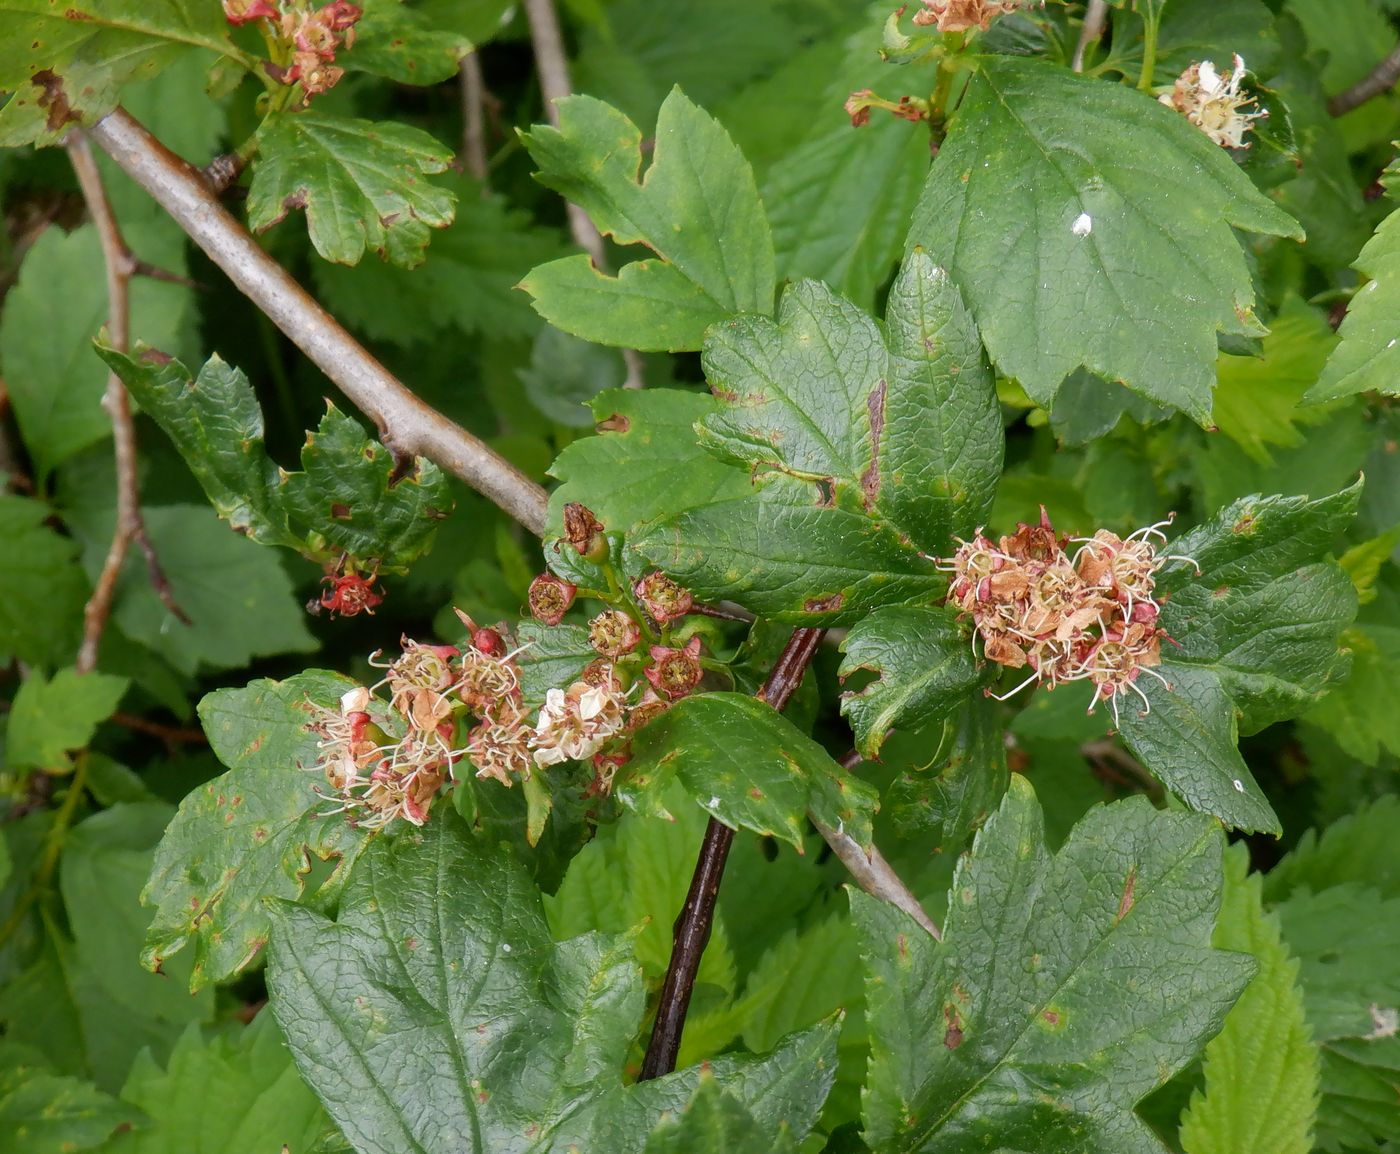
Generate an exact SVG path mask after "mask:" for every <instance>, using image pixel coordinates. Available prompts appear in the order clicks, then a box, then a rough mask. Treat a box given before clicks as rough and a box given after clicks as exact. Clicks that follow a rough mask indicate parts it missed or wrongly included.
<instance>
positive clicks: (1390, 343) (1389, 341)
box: [1385, 337, 1397, 349]
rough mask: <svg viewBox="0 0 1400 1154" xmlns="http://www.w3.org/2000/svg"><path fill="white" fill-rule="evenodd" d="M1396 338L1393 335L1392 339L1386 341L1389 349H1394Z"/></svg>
mask: <svg viewBox="0 0 1400 1154" xmlns="http://www.w3.org/2000/svg"><path fill="white" fill-rule="evenodd" d="M1396 339H1397V338H1395V337H1391V338H1390V340H1388V341H1386V342H1385V347H1386V348H1388V349H1393V348H1394V347H1395V341H1396Z"/></svg>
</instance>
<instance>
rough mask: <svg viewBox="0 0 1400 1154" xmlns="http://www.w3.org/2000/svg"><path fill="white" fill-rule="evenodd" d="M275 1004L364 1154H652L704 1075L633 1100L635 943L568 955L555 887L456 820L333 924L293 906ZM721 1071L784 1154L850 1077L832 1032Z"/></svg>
mask: <svg viewBox="0 0 1400 1154" xmlns="http://www.w3.org/2000/svg"><path fill="white" fill-rule="evenodd" d="M274 918H275V928H274V930H273V937H272V945H271V949H270V957H269V967H268V987H269V993H270V1001H271V1007H272V1011H273V1013H274V1014H276V1016H277V1020H278V1022H279V1024H280V1025H281V1026H282V1028H283V1030H284V1031H285V1033H286V1036H287V1042H288V1045H289V1046H290V1047H291V1050H292V1054H293V1056H294V1057H295V1059H296V1062H297V1067H298V1069H299V1070H300V1071H301V1074H302V1076H303V1077H304V1078H305V1079H306V1081H307V1082H308V1083H309V1084H310V1085H311V1087H312V1089H314V1090H315V1091H316V1093H317V1095H318V1096H319V1097H320V1099H321V1101H322V1103H323V1104H324V1106H325V1107H326V1110H327V1111H328V1113H329V1114H330V1115H331V1117H332V1119H333V1120H334V1121H335V1123H336V1124H337V1126H339V1127H340V1129H341V1130H342V1131H343V1132H344V1134H345V1136H346V1138H347V1139H348V1140H349V1141H350V1143H351V1144H352V1145H353V1146H354V1147H355V1148H356V1149H357V1150H359V1151H360V1152H361V1154H399V1152H401V1151H403V1150H405V1149H414V1150H420V1151H423V1152H424V1154H439V1152H441V1154H448V1152H449V1151H451V1152H454V1154H456V1152H461V1151H467V1152H469V1154H485V1152H486V1151H494V1150H503V1149H512V1150H520V1151H538V1152H541V1154H543V1152H544V1151H559V1152H560V1154H563V1152H564V1151H566V1150H568V1149H569V1148H570V1146H571V1144H572V1145H574V1146H576V1148H578V1149H580V1150H594V1149H607V1150H609V1151H616V1152H617V1154H633V1152H635V1154H640V1152H641V1151H642V1148H643V1145H644V1143H645V1140H646V1135H647V1133H648V1132H649V1131H650V1130H651V1129H652V1128H653V1127H654V1126H655V1125H656V1123H657V1122H658V1121H659V1119H660V1116H661V1114H662V1113H663V1112H664V1111H667V1110H670V1111H672V1112H674V1111H675V1110H677V1109H679V1108H680V1107H681V1106H682V1105H683V1104H684V1103H685V1102H686V1101H688V1100H689V1098H690V1096H691V1094H692V1093H693V1091H694V1088H695V1086H696V1084H697V1082H698V1079H699V1077H700V1074H701V1069H700V1068H698V1067H691V1068H690V1069H688V1070H684V1071H681V1072H679V1073H677V1074H673V1075H670V1076H669V1077H665V1078H661V1079H657V1080H655V1081H651V1082H645V1083H640V1084H636V1085H631V1086H625V1085H624V1084H623V1080H622V1073H623V1062H624V1059H625V1057H626V1052H627V1049H628V1047H629V1046H630V1044H631V1042H632V1039H633V1037H634V1036H635V1034H636V1032H637V1029H638V1027H639V1026H640V1024H641V1016H642V1011H643V1008H644V998H643V990H642V984H641V979H640V974H639V972H638V969H637V965H636V963H635V961H633V959H632V954H631V947H630V944H629V941H628V939H626V938H625V937H624V938H614V937H607V936H604V935H602V934H596V933H595V934H588V935H586V936H584V937H580V938H574V939H572V940H570V941H567V942H562V943H556V942H554V941H552V940H551V938H550V936H549V931H548V928H547V927H546V925H545V919H544V915H543V913H542V911H541V909H540V896H539V891H538V890H537V889H535V887H534V885H533V883H532V882H530V880H529V879H528V877H527V876H526V874H525V872H524V870H523V869H522V868H521V867H520V866H519V865H517V864H516V863H515V862H514V861H513V860H512V859H511V857H510V856H509V855H508V854H501V853H499V852H497V850H496V848H495V847H494V846H492V845H488V844H486V843H484V842H482V841H481V840H479V839H477V838H475V837H473V836H472V835H471V833H470V832H469V831H468V829H467V828H466V826H465V824H464V823H463V822H462V821H461V820H460V819H459V818H457V817H456V815H455V814H452V813H450V812H449V813H447V814H445V815H444V816H443V817H442V818H435V819H434V820H433V821H432V822H430V823H429V824H428V825H427V826H425V827H424V828H423V829H421V830H405V831H404V832H403V833H402V834H400V835H399V836H398V837H394V838H377V839H375V840H374V842H373V843H372V844H371V845H370V847H369V849H368V850H367V851H366V853H365V854H364V856H363V857H362V858H361V860H360V862H359V863H358V864H357V866H356V868H355V870H354V871H353V873H352V875H351V879H350V883H349V885H348V886H347V888H346V891H345V894H344V898H343V900H342V902H341V905H340V920H339V921H338V922H332V921H330V920H328V919H327V918H325V917H323V916H322V915H320V914H317V913H315V912H314V911H312V910H308V909H305V908H303V907H300V906H294V905H292V904H290V903H281V904H279V905H278V906H277V908H276V910H275V913H274ZM709 1072H710V1073H711V1074H712V1075H713V1076H714V1077H715V1078H716V1079H717V1080H718V1081H719V1083H720V1084H721V1085H722V1086H724V1087H725V1088H726V1089H727V1090H728V1091H729V1092H731V1093H733V1094H734V1095H735V1096H736V1097H737V1098H738V1099H739V1100H740V1101H742V1102H743V1103H744V1104H745V1105H746V1106H747V1107H748V1108H749V1109H750V1110H751V1111H752V1112H754V1115H755V1119H756V1120H757V1121H758V1122H759V1123H760V1124H761V1126H762V1130H763V1133H764V1135H765V1136H766V1137H768V1139H769V1140H773V1139H775V1137H776V1135H777V1134H778V1133H780V1132H781V1130H782V1128H783V1126H784V1125H786V1126H787V1127H788V1128H789V1129H790V1130H791V1132H792V1134H793V1136H794V1138H802V1137H805V1136H806V1134H807V1131H808V1130H809V1129H810V1127H811V1125H812V1123H813V1122H814V1121H815V1120H816V1116H817V1113H818V1111H819V1110H820V1108H821V1103H822V1101H823V1099H824V1098H825V1096H826V1092H827V1090H828V1088H829V1087H830V1085H831V1078H832V1076H833V1075H834V1073H835V1035H834V1032H833V1029H832V1027H831V1026H829V1025H828V1026H819V1027H817V1028H816V1029H815V1030H813V1031H808V1032H807V1033H805V1034H802V1035H797V1036H794V1037H792V1038H790V1039H788V1040H787V1041H786V1042H785V1043H784V1045H783V1046H782V1047H780V1048H779V1049H778V1050H777V1051H775V1052H774V1053H773V1054H771V1055H769V1056H768V1057H766V1058H762V1059H754V1058H735V1057H724V1058H718V1059H716V1060H715V1061H713V1062H712V1063H710V1064H709Z"/></svg>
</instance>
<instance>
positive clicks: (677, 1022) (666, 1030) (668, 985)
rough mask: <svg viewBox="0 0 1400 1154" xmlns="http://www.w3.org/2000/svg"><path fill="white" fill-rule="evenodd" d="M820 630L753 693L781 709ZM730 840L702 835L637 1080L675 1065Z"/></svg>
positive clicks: (721, 832) (802, 634)
mask: <svg viewBox="0 0 1400 1154" xmlns="http://www.w3.org/2000/svg"><path fill="white" fill-rule="evenodd" d="M825 632H826V631H825V630H824V629H794V630H793V631H792V636H790V637H789V638H788V641H787V644H786V645H785V646H784V647H783V651H782V653H781V654H779V655H778V660H777V662H776V663H775V664H774V665H773V668H772V670H771V671H770V672H769V674H768V680H767V681H765V682H764V683H763V687H762V688H761V689H760V690H759V691H758V692H757V693H756V694H755V695H754V696H756V697H757V698H758V699H759V700H760V701H766V702H767V703H768V704H769V705H771V706H772V707H773V708H774V709H776V710H778V711H779V712H782V710H783V708H784V707H785V706H786V705H787V703H788V701H790V700H791V698H792V695H793V694H794V693H796V692H797V687H798V686H799V685H801V684H802V675H803V674H804V673H806V672H807V666H808V665H809V664H810V663H811V660H812V656H813V654H815V653H816V651H817V646H818V645H819V644H820V643H821V639H822V634H823V633H825ZM733 844H734V831H733V830H732V829H730V828H729V827H728V826H727V825H724V824H722V823H721V822H719V821H716V820H715V819H714V818H710V824H709V825H708V826H706V827H705V837H704V840H703V841H702V842H701V843H700V856H699V858H698V860H697V861H696V863H695V873H694V874H693V875H692V876H691V879H690V892H689V893H687V894H686V896H685V905H683V906H682V907H681V912H680V916H679V917H677V918H676V924H675V927H674V931H673V933H674V937H673V939H672V944H671V962H670V965H669V966H667V968H666V980H665V982H664V983H662V986H661V999H660V1002H659V1003H658V1005H657V1008H656V1024H655V1025H654V1026H653V1027H652V1032H651V1044H650V1045H649V1046H647V1053H646V1058H645V1059H644V1060H643V1061H642V1074H641V1080H642V1081H646V1080H647V1079H649V1078H659V1077H661V1076H662V1075H663V1074H669V1073H670V1072H671V1071H672V1070H674V1069H675V1068H676V1056H677V1054H679V1053H680V1048H681V1032H682V1031H683V1030H684V1029H685V1016H686V1012H687V1010H689V1008H690V995H691V992H692V991H693V990H694V988H695V976H696V974H698V973H699V972H700V958H701V956H702V955H703V954H704V952H705V945H706V943H707V942H709V940H710V931H711V930H712V929H713V928H714V924H715V903H716V901H717V900H718V899H719V883H720V879H721V878H722V877H723V876H724V863H725V862H726V861H727V860H728V858H729V847H730V846H731V845H733Z"/></svg>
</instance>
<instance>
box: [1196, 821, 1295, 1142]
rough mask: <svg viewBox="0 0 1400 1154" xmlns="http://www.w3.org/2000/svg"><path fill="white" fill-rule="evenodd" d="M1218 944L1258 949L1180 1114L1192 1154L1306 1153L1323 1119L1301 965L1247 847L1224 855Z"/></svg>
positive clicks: (1240, 949) (1246, 950)
mask: <svg viewBox="0 0 1400 1154" xmlns="http://www.w3.org/2000/svg"><path fill="white" fill-rule="evenodd" d="M1212 944H1213V945H1214V946H1215V948H1216V949H1220V950H1236V951H1238V952H1240V953H1244V954H1252V955H1253V956H1254V960H1255V961H1256V962H1257V963H1258V965H1259V970H1258V972H1257V973H1256V974H1255V975H1254V978H1253V980H1252V981H1251V982H1250V983H1249V985H1248V986H1246V987H1245V991H1244V993H1243V994H1241V995H1240V1000H1239V1001H1238V1002H1236V1003H1235V1006H1234V1009H1232V1010H1231V1011H1230V1013H1229V1014H1228V1016H1227V1017H1226V1018H1225V1026H1224V1028H1223V1029H1222V1030H1221V1031H1220V1033H1219V1034H1218V1035H1216V1037H1215V1038H1213V1039H1212V1040H1211V1042H1210V1044H1209V1045H1208V1046H1207V1047H1206V1053H1205V1086H1204V1089H1203V1090H1197V1091H1196V1092H1195V1093H1193V1094H1192V1095H1191V1104H1190V1106H1188V1107H1187V1110H1186V1113H1185V1114H1184V1115H1183V1116H1182V1119H1181V1146H1182V1149H1183V1150H1184V1151H1185V1152H1186V1154H1309V1151H1310V1150H1312V1148H1313V1144H1312V1137H1313V1136H1312V1127H1313V1120H1314V1118H1315V1117H1316V1116H1317V1097H1318V1050H1317V1047H1316V1046H1314V1045H1313V1042H1312V1037H1311V1035H1310V1034H1309V1031H1308V1026H1307V1022H1306V1020H1305V1019H1304V1016H1303V993H1302V990H1301V989H1300V988H1299V984H1298V962H1297V960H1296V959H1294V958H1290V957H1289V955H1288V947H1287V946H1286V945H1285V944H1284V943H1283V942H1282V941H1281V940H1280V939H1279V925H1278V919H1277V918H1276V917H1275V916H1273V915H1272V914H1269V915H1266V914H1265V913H1264V909H1263V905H1262V899H1261V897H1260V878H1259V875H1258V874H1254V875H1252V876H1251V875H1250V874H1249V854H1248V852H1247V851H1246V850H1245V848H1244V846H1243V845H1235V846H1231V847H1230V850H1229V852H1227V854H1226V855H1225V893H1224V897H1223V900H1222V902H1221V909H1220V914H1219V917H1218V920H1217V921H1216V926H1215V936H1214V937H1213V938H1212Z"/></svg>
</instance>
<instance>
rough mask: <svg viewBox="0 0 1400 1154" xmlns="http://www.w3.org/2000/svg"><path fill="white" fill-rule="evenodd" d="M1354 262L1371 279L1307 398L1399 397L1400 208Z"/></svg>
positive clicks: (1352, 307)
mask: <svg viewBox="0 0 1400 1154" xmlns="http://www.w3.org/2000/svg"><path fill="white" fill-rule="evenodd" d="M1352 267H1353V268H1355V269H1356V270H1357V271H1358V272H1360V273H1362V274H1363V275H1364V276H1366V277H1368V278H1369V279H1368V280H1367V281H1366V283H1365V284H1364V285H1362V286H1361V288H1360V289H1358V290H1357V292H1356V295H1355V296H1354V297H1352V298H1351V304H1350V306H1349V307H1348V308H1347V315H1346V318H1345V319H1344V320H1343V321H1342V327H1341V330H1340V335H1341V341H1340V343H1339V344H1338V345H1337V347H1336V348H1335V349H1333V351H1332V355H1331V356H1329V357H1328V358H1327V364H1326V366H1325V367H1324V368H1323V370H1322V376H1321V377H1320V378H1318V381H1317V384H1315V385H1314V386H1313V387H1312V388H1311V389H1309V390H1308V392H1307V395H1306V396H1305V397H1304V400H1306V401H1312V402H1317V401H1331V400H1335V399H1336V398H1338V397H1350V396H1354V395H1355V394H1357V393H1366V392H1377V393H1382V394H1385V395H1387V396H1392V397H1394V396H1400V322H1397V320H1396V316H1397V313H1400V209H1397V210H1396V211H1395V212H1392V213H1391V214H1390V215H1389V216H1388V217H1386V218H1385V220H1383V221H1382V222H1381V224H1380V227H1379V228H1377V229H1376V232H1375V235H1374V236H1373V237H1371V239H1370V240H1368V241H1367V242H1366V247H1365V248H1363V249H1362V250H1361V254H1360V255H1359V256H1358V257H1357V258H1356V261H1355V263H1354V264H1353V265H1352Z"/></svg>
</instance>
